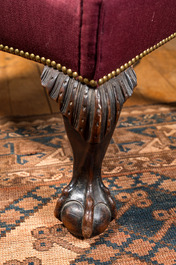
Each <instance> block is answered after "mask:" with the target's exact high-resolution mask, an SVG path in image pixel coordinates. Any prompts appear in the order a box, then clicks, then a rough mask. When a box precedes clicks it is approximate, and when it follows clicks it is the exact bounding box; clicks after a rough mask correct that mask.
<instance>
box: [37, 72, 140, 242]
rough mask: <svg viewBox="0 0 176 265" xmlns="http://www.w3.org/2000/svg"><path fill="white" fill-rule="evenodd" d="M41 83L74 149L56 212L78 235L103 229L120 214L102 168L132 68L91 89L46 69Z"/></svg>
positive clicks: (133, 81) (129, 90)
mask: <svg viewBox="0 0 176 265" xmlns="http://www.w3.org/2000/svg"><path fill="white" fill-rule="evenodd" d="M41 80H42V85H43V86H44V87H46V88H47V90H48V93H49V95H50V97H51V98H52V99H54V100H55V101H57V102H58V105H59V110H60V112H61V113H62V115H63V117H64V123H65V128H66V132H67V135H68V138H69V141H70V143H71V146H72V150H73V157H74V164H73V177H72V180H71V182H70V183H69V184H68V186H67V187H66V188H65V189H64V190H63V192H62V194H61V197H60V198H59V200H58V202H57V205H56V208H55V216H56V217H57V218H59V219H60V220H61V221H62V222H63V223H64V225H65V226H66V227H67V228H68V230H69V231H70V232H71V233H73V234H74V235H76V236H80V237H84V238H89V237H91V236H94V235H97V234H100V233H102V232H103V231H104V230H105V229H106V228H107V226H108V224H109V223H110V221H111V220H113V219H114V218H115V216H116V206H115V202H114V200H113V198H112V197H111V195H110V192H109V190H108V189H107V188H106V187H105V186H104V184H103V182H102V179H101V166H102V161H103V158H104V155H105V153H106V150H107V147H108V145H109V142H110V140H111V137H112V134H113V131H114V129H115V126H116V123H117V121H118V118H119V115H120V111H121V109H122V106H123V103H124V102H125V101H126V99H127V98H128V97H129V96H131V95H132V93H133V89H134V87H135V86H136V75H135V72H134V70H133V69H132V68H128V69H127V70H125V71H124V72H122V73H121V74H119V75H118V76H117V77H114V78H113V79H110V80H109V81H108V82H106V83H105V84H103V85H101V86H99V87H98V88H90V87H88V86H87V85H84V84H82V83H80V82H79V81H76V80H74V79H73V78H70V77H69V76H67V75H64V74H63V73H62V72H59V71H58V70H54V69H52V68H49V67H45V68H44V71H43V73H42V76H41Z"/></svg>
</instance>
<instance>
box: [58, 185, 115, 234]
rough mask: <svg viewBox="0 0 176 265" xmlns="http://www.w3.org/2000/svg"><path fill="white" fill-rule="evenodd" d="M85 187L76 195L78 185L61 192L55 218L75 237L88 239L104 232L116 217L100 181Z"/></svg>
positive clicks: (107, 191) (107, 194) (113, 206)
mask: <svg viewBox="0 0 176 265" xmlns="http://www.w3.org/2000/svg"><path fill="white" fill-rule="evenodd" d="M96 184H97V185H98V187H97V185H96V186H95V185H94V186H93V185H92V183H91V184H88V185H87V188H85V189H84V192H83V194H82V195H81V196H80V194H78V187H79V183H77V182H75V183H74V184H71V185H68V186H67V187H66V188H65V189H64V190H63V192H62V195H61V197H60V198H59V200H58V202H57V205H56V208H55V216H56V218H58V219H59V220H61V221H62V222H63V224H64V225H65V227H67V229H68V230H69V232H71V233H72V234H74V235H75V236H77V237H83V238H90V237H92V236H96V235H98V234H101V233H103V232H104V230H105V229H106V228H107V226H108V225H109V223H110V222H111V221H112V220H113V219H114V218H115V217H116V214H117V210H116V206H115V201H114V199H113V198H112V197H111V195H110V192H109V190H108V189H107V188H106V187H105V186H104V184H103V183H102V182H101V181H97V183H96Z"/></svg>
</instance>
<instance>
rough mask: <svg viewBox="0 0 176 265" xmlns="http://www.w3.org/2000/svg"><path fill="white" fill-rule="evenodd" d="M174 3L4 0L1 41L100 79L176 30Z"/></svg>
mask: <svg viewBox="0 0 176 265" xmlns="http://www.w3.org/2000/svg"><path fill="white" fill-rule="evenodd" d="M175 10H176V1H175V0H169V1H168V0H155V1H154V0H144V1H141V0H130V1H129V0H111V1H109V0H70V1H66V0H42V1H41V0H26V1H24V0H4V1H1V4H0V11H1V16H0V43H2V44H3V45H8V46H9V47H10V46H12V47H14V48H18V49H22V50H24V51H25V52H26V51H28V52H30V53H34V54H36V55H37V54H38V55H40V56H44V57H46V58H49V59H51V60H55V61H56V62H57V63H60V64H62V65H65V66H66V67H67V68H71V69H72V70H73V71H77V72H78V73H79V74H80V75H82V76H84V77H87V78H89V79H96V80H97V79H99V78H101V77H102V76H104V75H106V74H108V73H110V72H111V71H113V70H115V69H116V68H118V67H120V66H121V65H122V64H124V63H126V62H128V61H129V60H131V59H132V58H133V57H135V56H136V55H137V54H139V53H141V52H142V51H144V50H145V49H147V48H150V47H151V46H152V45H154V44H156V43H157V42H159V41H161V40H162V39H163V38H166V37H168V36H169V35H170V34H172V33H174V32H175V31H176V19H175Z"/></svg>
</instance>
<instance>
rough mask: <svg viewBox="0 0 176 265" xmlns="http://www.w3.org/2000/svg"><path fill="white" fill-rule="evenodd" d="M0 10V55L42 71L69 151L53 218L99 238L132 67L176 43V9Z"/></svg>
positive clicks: (47, 2) (124, 5) (42, 4)
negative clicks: (104, 169)
mask: <svg viewBox="0 0 176 265" xmlns="http://www.w3.org/2000/svg"><path fill="white" fill-rule="evenodd" d="M0 10H1V16H0V50H3V51H5V52H10V53H13V54H16V55H19V56H22V57H25V58H27V59H31V60H34V61H37V62H39V63H43V64H44V65H47V66H46V67H45V69H44V71H43V74H42V76H41V79H42V85H43V86H45V87H46V88H47V89H48V93H49V95H50V97H51V98H53V99H54V100H56V101H57V102H58V110H60V111H61V113H62V114H63V116H64V122H65V127H66V132H67V134H68V138H69V140H70V142H71V146H72V149H73V155H74V167H73V178H72V180H71V182H70V184H68V186H67V187H66V188H65V189H64V190H63V192H62V195H61V197H60V199H59V200H58V202H57V205H56V209H55V216H56V217H57V218H59V219H60V220H61V221H63V223H64V225H65V226H66V227H67V228H68V229H69V231H70V232H72V233H73V234H75V235H77V236H83V237H90V236H92V235H96V234H99V233H102V232H103V231H104V230H105V229H106V228H107V226H108V224H109V222H110V221H111V220H112V219H114V218H115V217H116V213H117V211H116V207H115V202H114V200H113V198H112V197H111V195H110V193H109V190H108V189H107V188H106V187H105V186H104V184H103V182H102V180H101V165H102V160H103V157H104V155H105V152H106V149H107V147H108V144H109V142H110V140H111V137H112V134H113V131H114V129H115V126H116V123H117V121H118V118H119V115H120V111H121V109H122V106H123V103H124V102H125V101H126V100H127V98H128V97H129V96H131V95H132V92H133V89H134V87H135V86H136V75H135V73H134V70H133V68H132V67H131V66H132V65H133V64H135V63H136V62H137V61H138V60H139V59H142V57H144V56H145V55H147V54H149V53H150V52H152V51H154V50H155V49H157V48H159V47H160V46H161V45H163V44H165V43H166V42H167V41H169V40H171V39H172V38H174V37H176V33H174V32H175V31H176V19H175V10H176V1H175V0H170V1H167V0H155V1H153V0H145V1H141V0H130V1H129V0H111V1H109V0H74V1H72V0H71V1H66V0H43V1H41V0H26V1H24V0H4V1H1V4H0ZM24 71H25V69H24Z"/></svg>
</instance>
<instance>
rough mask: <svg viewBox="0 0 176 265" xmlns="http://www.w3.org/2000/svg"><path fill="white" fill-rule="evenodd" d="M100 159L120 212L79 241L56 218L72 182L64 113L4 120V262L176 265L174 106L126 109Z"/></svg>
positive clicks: (0, 190)
mask: <svg viewBox="0 0 176 265" xmlns="http://www.w3.org/2000/svg"><path fill="white" fill-rule="evenodd" d="M117 127H118V128H117V129H116V130H115V132H114V135H113V138H112V140H111V143H110V146H109V148H108V151H107V154H106V157H105V159H104V163H103V170H102V174H103V179H104V183H105V185H106V186H108V187H109V188H110V190H111V193H112V195H113V196H114V198H115V200H116V204H117V209H118V214H117V218H116V220H114V221H113V222H112V223H111V224H110V225H109V227H108V229H107V230H106V231H105V232H104V233H103V234H102V235H99V236H96V237H94V238H91V239H87V240H80V239H77V238H75V237H74V236H72V235H71V234H70V233H69V232H67V230H66V229H65V228H64V227H63V226H62V224H61V222H59V221H58V220H57V219H56V218H55V217H54V215H53V211H54V207H55V204H56V200H57V197H58V196H59V194H60V193H61V190H62V188H63V187H65V186H66V185H67V184H68V182H69V181H70V178H71V175H72V160H73V158H72V153H71V150H70V146H69V143H68V140H67V137H66V135H65V132H64V125H63V121H62V118H61V116H59V115H53V116H37V117H27V118H24V117H23V118H22V117H21V118H16V119H15V118H12V117H11V118H6V119H4V118H1V119H0V264H1V265H60V264H61V265H67V264H68V265H69V264H71V265H77V264H79V265H88V264H96V265H101V264H102V265H108V264H119V265H126V264H127V265H131V264H132V265H133V264H136V265H145V264H160V265H174V264H176V107H174V106H172V107H171V106H162V105H157V106H156V105H155V106H153V105H150V106H143V107H126V108H124V109H123V111H122V114H121V118H120V121H119V123H118V126H117Z"/></svg>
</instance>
